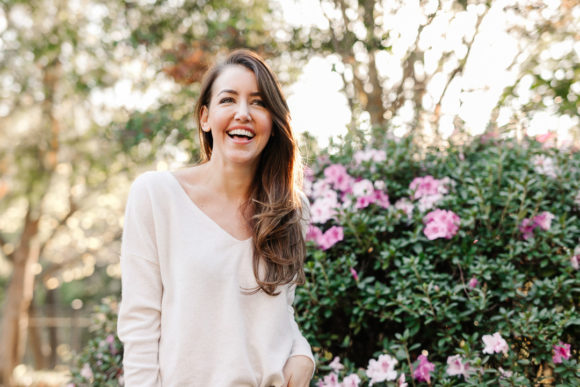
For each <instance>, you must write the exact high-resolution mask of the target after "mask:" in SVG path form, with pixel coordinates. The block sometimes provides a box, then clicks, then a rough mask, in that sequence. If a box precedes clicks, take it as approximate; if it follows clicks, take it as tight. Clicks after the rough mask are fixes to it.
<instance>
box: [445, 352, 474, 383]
mask: <svg viewBox="0 0 580 387" xmlns="http://www.w3.org/2000/svg"><path fill="white" fill-rule="evenodd" d="M446 372H447V374H448V375H450V376H455V375H462V376H463V378H464V379H467V378H468V377H469V374H470V373H472V372H473V370H472V368H471V367H470V365H469V362H467V361H464V359H463V358H462V357H461V355H455V356H449V357H448V358H447V371H446Z"/></svg>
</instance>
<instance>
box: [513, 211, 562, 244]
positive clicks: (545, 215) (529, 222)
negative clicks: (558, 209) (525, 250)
mask: <svg viewBox="0 0 580 387" xmlns="http://www.w3.org/2000/svg"><path fill="white" fill-rule="evenodd" d="M555 217H556V216H555V215H554V214H552V213H550V212H548V211H544V212H540V213H539V214H538V215H536V216H534V217H533V218H531V219H529V218H525V219H524V220H522V223H520V226H519V229H520V232H521V233H522V236H523V238H524V239H525V240H528V239H530V238H531V237H533V236H534V230H535V229H536V228H537V227H539V228H541V229H542V230H544V231H548V230H549V229H550V227H551V225H552V219H554V218H555Z"/></svg>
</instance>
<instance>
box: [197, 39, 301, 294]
mask: <svg viewBox="0 0 580 387" xmlns="http://www.w3.org/2000/svg"><path fill="white" fill-rule="evenodd" d="M236 65H237V66H244V67H245V68H247V69H249V70H250V71H252V72H253V73H254V75H255V76H256V80H257V82H258V89H259V90H258V91H259V92H260V94H261V96H262V99H263V101H264V103H265V106H266V108H267V109H268V110H269V111H270V113H271V114H272V134H273V135H272V136H271V137H270V139H269V141H268V143H267V144H266V147H265V148H264V150H263V151H262V153H261V155H260V159H259V162H258V167H257V169H256V174H255V175H254V180H253V182H252V186H251V189H250V196H249V199H248V201H247V203H246V208H245V209H246V210H248V212H249V213H251V214H252V216H251V218H250V219H249V222H250V226H251V228H252V242H253V246H254V256H253V269H254V276H255V278H256V282H257V284H258V287H257V288H255V289H253V290H252V291H251V292H250V293H256V292H258V291H259V290H263V291H264V292H266V293H267V294H269V295H277V294H279V292H278V291H277V287H278V286H280V285H285V284H289V283H296V284H302V283H304V270H303V264H304V257H305V255H306V248H305V244H304V236H303V233H302V230H303V224H304V219H303V206H302V202H303V201H302V198H301V196H300V193H299V190H298V189H297V187H300V186H301V183H302V165H301V161H300V154H299V152H298V145H297V143H296V140H295V138H294V134H293V132H292V127H291V126H290V111H289V109H288V104H287V103H286V99H285V98H284V95H283V94H282V90H281V88H280V84H279V83H278V80H277V79H276V76H275V75H274V73H273V72H272V70H271V69H270V67H269V66H268V65H267V64H266V63H265V62H264V60H263V59H262V58H261V57H260V56H258V55H257V54H256V53H254V52H252V51H249V50H236V51H234V52H232V53H231V54H230V55H229V56H228V57H227V58H226V60H225V61H224V62H222V63H220V64H218V65H215V66H214V67H212V68H211V69H210V70H209V71H208V72H207V74H206V75H205V77H204V80H203V81H202V85H201V94H200V97H199V99H198V101H197V104H196V107H195V113H196V118H197V124H198V128H199V137H200V143H201V153H202V160H203V161H208V160H209V159H210V158H211V154H212V148H213V138H212V135H211V132H204V131H203V130H202V128H201V111H202V109H203V107H204V106H205V107H207V108H209V104H210V101H211V97H212V95H211V93H212V86H213V83H214V82H215V80H216V79H217V78H218V77H219V76H220V74H221V73H222V72H223V70H224V69H225V68H226V67H228V66H236ZM261 265H263V268H261V267H260V266H261ZM260 273H262V275H260Z"/></svg>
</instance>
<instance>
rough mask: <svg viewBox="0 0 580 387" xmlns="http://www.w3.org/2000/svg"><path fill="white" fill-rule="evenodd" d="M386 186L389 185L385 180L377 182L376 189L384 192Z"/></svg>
mask: <svg viewBox="0 0 580 387" xmlns="http://www.w3.org/2000/svg"><path fill="white" fill-rule="evenodd" d="M386 186H387V185H386V184H385V182H384V181H383V180H377V181H375V189H376V190H377V191H384V190H385V187H386Z"/></svg>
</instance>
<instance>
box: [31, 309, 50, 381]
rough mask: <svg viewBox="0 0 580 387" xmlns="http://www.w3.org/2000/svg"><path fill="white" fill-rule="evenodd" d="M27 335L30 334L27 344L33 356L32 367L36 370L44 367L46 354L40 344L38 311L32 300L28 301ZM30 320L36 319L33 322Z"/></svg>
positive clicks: (45, 366) (45, 365)
mask: <svg viewBox="0 0 580 387" xmlns="http://www.w3.org/2000/svg"><path fill="white" fill-rule="evenodd" d="M28 316H29V317H28V318H29V324H28V335H29V336H30V340H29V344H30V347H29V348H30V349H31V350H32V356H33V357H34V368H36V369H38V370H42V369H46V368H47V362H46V355H45V353H44V348H43V345H42V333H41V332H42V329H41V327H40V326H39V324H38V322H36V321H38V320H37V319H36V318H37V317H38V311H37V309H36V306H35V305H34V302H31V303H30V308H29V309H28ZM30 320H36V321H35V323H34V324H32V323H31V321H30Z"/></svg>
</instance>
